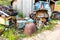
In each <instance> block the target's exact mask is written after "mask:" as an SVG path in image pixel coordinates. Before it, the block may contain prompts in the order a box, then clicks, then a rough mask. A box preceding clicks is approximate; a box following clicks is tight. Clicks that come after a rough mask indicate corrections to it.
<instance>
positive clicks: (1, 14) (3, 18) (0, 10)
mask: <svg viewBox="0 0 60 40" xmlns="http://www.w3.org/2000/svg"><path fill="white" fill-rule="evenodd" d="M17 14H18V13H17V12H16V11H15V10H13V9H12V7H11V6H2V5H0V24H2V25H5V26H12V25H13V24H16V15H17Z"/></svg>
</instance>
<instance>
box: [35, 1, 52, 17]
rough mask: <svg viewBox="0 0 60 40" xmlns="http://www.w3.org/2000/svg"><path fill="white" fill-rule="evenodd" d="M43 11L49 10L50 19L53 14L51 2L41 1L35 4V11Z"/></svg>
mask: <svg viewBox="0 0 60 40" xmlns="http://www.w3.org/2000/svg"><path fill="white" fill-rule="evenodd" d="M41 9H45V10H48V14H49V17H50V16H51V13H52V12H51V8H50V5H49V2H44V1H39V2H37V3H35V4H34V11H38V10H41Z"/></svg>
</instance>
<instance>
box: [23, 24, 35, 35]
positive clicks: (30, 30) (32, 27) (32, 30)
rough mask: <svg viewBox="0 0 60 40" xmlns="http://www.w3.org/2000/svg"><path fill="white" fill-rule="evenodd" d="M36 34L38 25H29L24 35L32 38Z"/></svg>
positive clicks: (26, 26)
mask: <svg viewBox="0 0 60 40" xmlns="http://www.w3.org/2000/svg"><path fill="white" fill-rule="evenodd" d="M34 32H36V25H35V24H34V23H27V24H26V25H25V28H24V33H25V34H26V35H27V36H30V35H31V34H32V33H34Z"/></svg>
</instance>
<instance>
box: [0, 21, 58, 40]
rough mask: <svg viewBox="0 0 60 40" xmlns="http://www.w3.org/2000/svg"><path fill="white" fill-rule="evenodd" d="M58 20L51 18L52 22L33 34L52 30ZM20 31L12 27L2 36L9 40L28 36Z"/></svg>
mask: <svg viewBox="0 0 60 40" xmlns="http://www.w3.org/2000/svg"><path fill="white" fill-rule="evenodd" d="M58 21H59V20H51V24H49V25H46V26H45V27H44V28H38V30H37V32H36V33H34V34H33V35H36V34H38V33H40V32H42V31H43V30H50V29H51V28H52V27H53V26H54V25H55V24H56V23H57V22H58ZM19 31H20V32H19V33H18V31H17V30H16V29H15V28H13V27H12V28H10V29H8V30H6V31H4V32H3V34H2V35H1V36H2V37H4V38H7V39H8V40H16V39H17V38H25V37H27V36H26V35H25V34H24V33H23V32H22V31H21V30H19ZM33 35H32V36H33Z"/></svg>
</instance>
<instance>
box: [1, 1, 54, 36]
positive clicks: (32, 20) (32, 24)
mask: <svg viewBox="0 0 60 40" xmlns="http://www.w3.org/2000/svg"><path fill="white" fill-rule="evenodd" d="M17 15H18V12H17V11H16V10H14V9H13V8H12V7H11V6H9V7H7V6H0V24H2V25H4V26H6V27H12V26H17V29H23V33H24V34H26V35H27V36H30V35H31V34H32V33H34V32H36V30H37V28H43V27H44V25H47V24H49V21H50V17H51V15H52V11H51V8H50V5H49V2H46V1H38V2H36V3H35V4H34V12H33V13H31V14H30V16H29V17H25V18H17ZM53 17H54V15H53ZM53 17H52V18H53Z"/></svg>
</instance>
